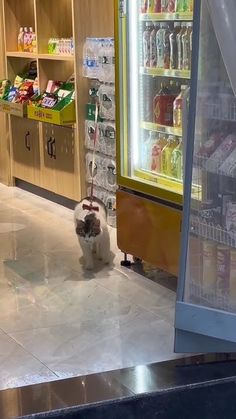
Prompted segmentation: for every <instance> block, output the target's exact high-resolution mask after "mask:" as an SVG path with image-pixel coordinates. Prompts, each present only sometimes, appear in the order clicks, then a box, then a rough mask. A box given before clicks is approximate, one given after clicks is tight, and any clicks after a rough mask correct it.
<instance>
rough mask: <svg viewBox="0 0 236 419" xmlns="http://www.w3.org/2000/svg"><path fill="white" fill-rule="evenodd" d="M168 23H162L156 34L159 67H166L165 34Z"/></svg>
mask: <svg viewBox="0 0 236 419" xmlns="http://www.w3.org/2000/svg"><path fill="white" fill-rule="evenodd" d="M165 28H166V24H165V23H161V24H160V29H159V30H158V31H157V34H156V46H157V67H158V68H164V52H165V51H164V36H165Z"/></svg>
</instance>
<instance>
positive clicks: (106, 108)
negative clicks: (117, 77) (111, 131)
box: [98, 84, 116, 121]
mask: <svg viewBox="0 0 236 419" xmlns="http://www.w3.org/2000/svg"><path fill="white" fill-rule="evenodd" d="M98 98H99V104H100V108H99V112H100V117H101V118H103V119H107V120H109V121H115V118H116V116H115V113H116V112H115V111H116V100H115V86H114V85H109V84H102V85H101V86H100V88H99V90H98Z"/></svg>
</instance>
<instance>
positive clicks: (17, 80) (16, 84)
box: [14, 76, 24, 89]
mask: <svg viewBox="0 0 236 419" xmlns="http://www.w3.org/2000/svg"><path fill="white" fill-rule="evenodd" d="M23 80H24V79H23V77H21V76H16V78H15V80H14V87H16V88H17V89H19V87H20V85H21V84H22V83H23Z"/></svg>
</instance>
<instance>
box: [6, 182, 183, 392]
mask: <svg viewBox="0 0 236 419" xmlns="http://www.w3.org/2000/svg"><path fill="white" fill-rule="evenodd" d="M115 235H116V231H115V229H111V238H112V250H113V253H114V260H113V265H112V266H110V267H103V266H100V265H98V266H97V267H96V270H95V272H93V273H85V272H84V271H83V268H82V265H81V261H80V258H81V254H80V250H79V248H78V244H77V239H76V236H75V234H74V226H73V212H72V211H71V210H69V209H66V208H63V207H61V206H60V205H57V204H54V203H51V202H48V201H46V200H44V199H42V198H39V197H37V196H34V195H32V194H30V193H28V192H24V191H22V190H20V189H17V188H7V187H5V186H2V185H0V369H1V374H0V389H3V388H8V387H17V386H21V385H25V384H33V383H36V382H44V381H49V380H54V379H58V377H59V378H64V377H69V376H76V375H82V374H89V373H93V372H100V371H108V370H113V369H117V368H123V367H129V366H134V365H138V364H144V363H145V364H147V363H151V362H156V361H163V360H167V359H172V358H175V357H176V355H175V354H174V353H173V337H174V328H173V319H174V304H175V293H174V291H172V290H170V289H167V288H165V287H163V286H161V285H159V284H157V283H155V282H153V281H150V280H149V279H146V278H144V277H143V276H140V275H138V274H137V273H135V272H132V271H129V270H127V269H125V268H121V267H120V263H119V262H120V259H121V257H122V255H121V253H120V252H119V251H118V249H117V247H116V236H115Z"/></svg>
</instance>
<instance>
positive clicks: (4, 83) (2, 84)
mask: <svg viewBox="0 0 236 419" xmlns="http://www.w3.org/2000/svg"><path fill="white" fill-rule="evenodd" d="M10 87H11V82H10V81H9V80H0V99H3V100H7V97H8V93H9V90H10Z"/></svg>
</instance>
